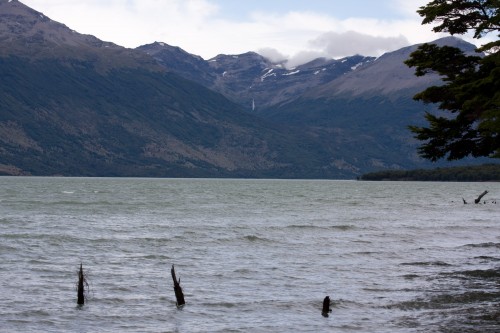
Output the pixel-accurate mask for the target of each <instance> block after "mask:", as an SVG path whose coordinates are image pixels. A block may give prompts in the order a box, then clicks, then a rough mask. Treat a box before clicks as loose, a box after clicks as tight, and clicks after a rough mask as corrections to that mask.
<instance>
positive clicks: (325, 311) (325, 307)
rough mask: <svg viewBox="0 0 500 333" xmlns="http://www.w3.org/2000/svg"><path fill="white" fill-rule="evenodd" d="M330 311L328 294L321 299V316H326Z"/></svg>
mask: <svg viewBox="0 0 500 333" xmlns="http://www.w3.org/2000/svg"><path fill="white" fill-rule="evenodd" d="M330 312H332V309H330V296H326V297H325V299H324V300H323V310H321V314H322V315H323V317H328V314H329V313H330Z"/></svg>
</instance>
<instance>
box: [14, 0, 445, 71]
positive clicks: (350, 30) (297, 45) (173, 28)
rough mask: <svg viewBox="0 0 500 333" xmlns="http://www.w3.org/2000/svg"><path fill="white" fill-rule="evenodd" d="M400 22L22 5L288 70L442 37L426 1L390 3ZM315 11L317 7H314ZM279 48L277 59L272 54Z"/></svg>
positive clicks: (138, 3) (141, 1) (192, 7)
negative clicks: (427, 18)
mask: <svg viewBox="0 0 500 333" xmlns="http://www.w3.org/2000/svg"><path fill="white" fill-rule="evenodd" d="M386 1H390V2H392V3H393V6H395V7H396V8H398V9H399V11H400V12H401V15H399V16H398V19H392V20H389V19H387V18H386V19H385V20H380V19H376V18H359V17H357V18H356V17H354V18H349V19H339V18H337V17H335V13H318V12H313V11H311V10H308V11H286V9H285V10H283V11H281V12H279V13H278V12H273V13H270V12H264V11H257V12H253V13H249V14H248V15H246V16H240V17H246V19H240V20H232V19H231V18H230V16H226V17H222V16H221V15H220V13H221V10H220V9H221V8H220V7H219V6H218V2H217V1H215V0H85V1H81V0H24V1H23V2H24V3H26V4H27V5H29V6H32V7H33V8H35V9H37V10H39V11H42V12H44V13H45V14H46V15H47V16H49V17H50V18H52V19H54V20H57V21H59V22H62V23H64V24H66V25H67V26H69V27H70V28H71V29H74V30H77V31H78V32H81V33H86V34H92V35H95V36H96V37H98V38H100V39H103V40H106V41H112V42H114V43H116V44H119V45H123V46H126V47H137V46H139V45H142V44H147V43H152V42H154V41H161V42H165V43H167V44H170V45H175V46H179V47H181V48H183V49H184V50H186V51H187V52H189V53H193V54H197V55H201V56H202V57H203V58H205V59H208V58H211V57H214V56H215V55H217V54H220V53H225V54H238V53H244V52H247V51H259V50H264V51H263V52H264V53H266V54H267V55H265V56H267V57H270V58H271V57H272V58H273V59H280V58H281V57H282V56H284V55H287V57H288V58H289V59H290V61H289V65H290V64H298V62H300V61H308V60H312V58H311V57H316V56H329V57H339V56H343V55H352V54H355V53H360V54H363V55H378V54H380V53H381V52H385V51H392V50H394V49H396V48H398V47H401V46H405V43H406V45H409V44H414V43H420V42H425V41H431V40H433V39H436V38H439V37H440V36H439V35H437V34H435V33H433V32H432V31H431V28H432V27H430V26H422V25H421V18H420V17H419V16H418V14H416V10H417V9H418V7H420V6H422V5H424V4H426V3H427V2H428V1H427V0H386ZM311 8H313V6H311ZM271 49H274V51H273V52H274V53H273V52H271Z"/></svg>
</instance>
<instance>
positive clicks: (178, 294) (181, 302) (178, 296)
mask: <svg viewBox="0 0 500 333" xmlns="http://www.w3.org/2000/svg"><path fill="white" fill-rule="evenodd" d="M170 273H172V280H174V292H175V298H176V299H177V302H176V304H177V306H178V307H181V306H183V305H184V304H186V302H185V301H184V294H183V293H182V288H181V285H180V283H181V279H179V281H177V277H176V276H175V269H174V265H172V269H171V270H170Z"/></svg>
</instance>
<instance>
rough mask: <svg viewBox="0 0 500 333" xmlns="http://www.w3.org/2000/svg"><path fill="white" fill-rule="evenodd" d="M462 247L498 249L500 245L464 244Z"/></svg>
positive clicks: (490, 243)
mask: <svg viewBox="0 0 500 333" xmlns="http://www.w3.org/2000/svg"><path fill="white" fill-rule="evenodd" d="M463 247H472V248H497V249H500V243H492V242H489V243H479V244H466V245H463Z"/></svg>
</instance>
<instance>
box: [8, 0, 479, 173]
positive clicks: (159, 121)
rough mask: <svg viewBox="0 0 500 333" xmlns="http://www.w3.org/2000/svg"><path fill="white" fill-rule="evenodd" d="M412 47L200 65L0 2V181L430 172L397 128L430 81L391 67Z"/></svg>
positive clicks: (416, 119) (411, 120)
mask: <svg viewBox="0 0 500 333" xmlns="http://www.w3.org/2000/svg"><path fill="white" fill-rule="evenodd" d="M435 43H438V44H442V45H453V46H458V47H460V48H462V49H463V50H465V51H467V52H473V50H474V48H475V47H474V46H473V45H471V44H468V43H466V42H464V41H462V40H460V39H457V38H452V37H449V38H444V39H440V40H437V41H435ZM416 47H417V46H410V47H407V48H403V49H401V50H397V51H394V52H390V53H386V54H384V55H383V56H381V57H379V58H374V57H364V56H361V55H354V56H352V57H346V58H343V59H316V60H314V61H311V62H309V63H306V64H303V65H300V66H297V67H295V68H287V66H286V63H273V62H271V61H270V60H268V59H266V58H265V57H263V56H261V55H259V54H257V53H254V52H248V53H245V54H240V55H218V56H217V57H215V58H213V59H208V60H204V59H203V58H201V57H199V56H196V55H192V54H190V53H188V52H186V51H184V50H182V49H180V48H178V47H174V46H170V45H168V44H166V43H163V42H155V43H152V44H148V45H143V46H140V47H138V48H136V49H128V48H124V47H121V46H119V45H116V44H113V43H110V42H104V41H101V40H99V39H97V38H96V37H94V36H90V35H83V34H80V33H78V32H76V31H73V30H71V29H69V28H68V27H66V26H65V25H63V24H61V23H58V22H55V21H53V20H51V19H50V18H48V17H46V16H45V15H44V14H43V13H40V12H37V11H36V10H34V9H32V8H29V7H27V6H25V5H24V4H22V3H21V2H19V1H17V0H0V174H4V175H62V176H129V177H132V176H134V177H252V178H253V177H261V178H270V177H272V178H347V179H352V178H355V177H357V176H358V175H360V174H362V173H365V172H369V171H374V170H380V169H387V168H394V169H408V168H416V167H419V168H420V167H426V166H431V164H430V162H427V161H424V160H422V159H420V158H419V157H418V156H417V154H416V147H417V146H418V142H416V141H415V140H414V139H413V138H412V135H411V133H410V132H409V130H408V129H407V126H408V125H410V124H412V125H421V124H423V122H424V117H423V114H424V112H425V111H428V110H433V107H432V106H425V105H422V104H420V103H417V102H415V101H413V100H412V96H413V95H414V94H415V93H416V92H418V91H420V90H422V89H424V88H425V87H427V86H429V85H434V84H439V83H440V78H439V77H437V76H426V77H423V78H417V77H415V76H414V75H413V70H412V69H410V68H407V67H406V66H405V65H404V64H403V61H404V60H406V59H407V58H408V57H409V54H410V53H411V52H412V51H413V50H415V49H416ZM467 162H468V163H471V162H472V163H475V160H471V161H467ZM434 165H436V164H434ZM438 165H449V163H447V162H441V163H439V164H438Z"/></svg>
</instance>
